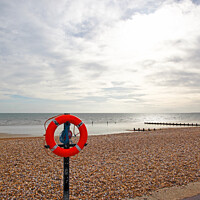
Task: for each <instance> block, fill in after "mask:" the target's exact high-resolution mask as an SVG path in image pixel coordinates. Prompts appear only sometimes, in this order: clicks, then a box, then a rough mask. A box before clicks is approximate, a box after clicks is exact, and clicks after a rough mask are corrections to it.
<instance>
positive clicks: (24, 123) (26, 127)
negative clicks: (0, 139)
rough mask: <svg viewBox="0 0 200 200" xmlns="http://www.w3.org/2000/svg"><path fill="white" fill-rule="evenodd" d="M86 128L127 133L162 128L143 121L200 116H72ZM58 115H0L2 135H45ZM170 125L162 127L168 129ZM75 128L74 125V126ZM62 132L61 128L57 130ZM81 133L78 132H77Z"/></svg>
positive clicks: (95, 132) (94, 132)
mask: <svg viewBox="0 0 200 200" xmlns="http://www.w3.org/2000/svg"><path fill="white" fill-rule="evenodd" d="M72 114H73V115H75V116H77V117H79V118H80V119H81V120H82V121H83V122H84V123H85V125H86V127H87V129H88V133H89V135H99V134H111V133H120V132H126V130H127V129H133V128H160V127H161V126H155V125H145V124H144V122H182V123H200V113H170V114H169V113H168V114H139V113H137V114H135V113H72ZM55 115H57V114H56V113H0V133H11V134H30V135H34V136H42V135H43V134H44V126H43V124H44V122H45V121H46V120H47V119H48V118H50V117H52V116H55ZM167 127H169V126H162V128H167ZM71 129H73V126H71ZM59 131H62V126H60V127H59V129H58V131H57V132H59ZM76 131H78V130H76Z"/></svg>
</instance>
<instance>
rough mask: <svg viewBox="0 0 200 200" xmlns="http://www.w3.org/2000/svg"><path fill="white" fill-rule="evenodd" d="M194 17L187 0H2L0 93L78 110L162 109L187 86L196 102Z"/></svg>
mask: <svg viewBox="0 0 200 200" xmlns="http://www.w3.org/2000/svg"><path fill="white" fill-rule="evenodd" d="M199 18H200V6H199V1H190V0H184V1H171V0H165V1H164V0H160V1H156V2H155V1H152V0H148V1H141V0H136V1H131V0H123V1H112V0H109V1H92V0H84V1H82V0H74V1H67V0H61V1H59V3H58V2H57V1H53V0H52V1H46V0H42V1H39V2H35V1H29V2H24V1H15V0H13V1H3V0H2V1H1V2H0V69H1V74H0V85H1V88H0V98H1V99H2V100H5V99H7V100H8V101H9V100H10V102H12V103H13V102H14V101H13V99H16V98H17V96H16V95H18V96H23V97H25V98H28V99H31V98H32V99H33V101H35V102H37V103H38V107H40V108H41V106H39V104H43V103H41V102H43V101H46V102H47V104H51V105H52V104H54V106H55V107H56V106H57V109H58V110H61V109H62V106H63V107H65V102H66V103H68V104H69V105H71V106H72V108H74V109H75V108H76V112H82V111H85V112H87V109H88V110H90V111H91V112H92V111H93V112H95V110H97V106H96V105H95V103H98V104H99V103H101V106H99V108H98V110H102V109H105V110H108V111H113V112H114V111H116V107H117V110H118V111H120V112H123V111H124V112H135V111H138V112H146V111H152V110H153V108H155V106H154V104H155V103H158V106H157V109H158V111H162V110H165V109H166V107H165V103H164V102H167V101H168V102H169V105H172V104H175V103H177V102H178V101H177V100H176V99H178V100H180V99H181V97H182V95H183V93H184V92H185V93H187V92H188V90H189V89H190V90H191V91H193V92H192V95H193V97H194V101H197V99H198V98H199V96H198V95H197V92H199V88H198V87H199V86H198V84H199V78H198V77H199V75H200V71H199V53H200V49H199V42H200V39H199V38H200V34H199V33H200V28H199V27H200V22H199ZM174 85H175V86H176V88H177V90H176V91H175V92H174V93H173V92H170V94H168V93H167V92H163V91H162V89H163V87H165V88H166V90H165V91H173V90H172V89H173V87H174ZM178 88H181V89H182V90H181V91H180V89H178ZM175 97H180V98H175ZM155 98H157V99H159V101H160V102H159V101H156V102H155V101H154V99H155ZM18 101H20V100H19V98H18ZM21 101H22V100H21ZM25 101H26V99H23V102H25ZM72 102H74V103H72ZM37 103H35V106H36V105H37ZM77 103H80V107H76V104H77ZM162 103H163V108H162V105H161V104H162ZM58 104H59V106H58ZM166 104H168V103H166ZM4 105H5V104H4ZM134 105H135V107H137V108H135V107H134ZM159 105H160V106H159ZM183 105H184V103H183ZM6 106H7V109H9V106H8V104H6ZM90 106H91V107H90ZM187 106H188V105H187ZM82 107H85V108H84V109H83V108H82ZM147 107H148V108H149V110H148V109H145V108H147ZM182 107H184V106H182ZM167 108H168V107H167ZM21 109H22V110H23V103H22V104H21ZM26 109H28V108H27V107H26ZM79 109H80V110H79ZM19 110H20V109H19ZM55 110H56V108H55ZM72 111H73V110H72ZM50 112H51V111H50ZM103 112H105V111H103Z"/></svg>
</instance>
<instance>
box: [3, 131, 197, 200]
mask: <svg viewBox="0 0 200 200" xmlns="http://www.w3.org/2000/svg"><path fill="white" fill-rule="evenodd" d="M0 135H1V134H0ZM6 136H8V134H6ZM20 136H21V135H20ZM16 138H17V139H16ZM87 143H88V145H87V146H86V147H85V148H84V149H83V151H81V152H80V153H79V155H78V157H77V158H75V160H74V158H71V159H70V197H71V198H70V199H105V200H107V199H127V200H128V199H136V200H137V198H138V200H140V199H141V200H143V199H144V198H146V199H148V200H151V199H152V200H154V199H156V198H157V199H160V200H162V196H163V200H164V199H169V198H167V197H168V196H169V194H170V195H175V196H174V197H172V198H170V200H175V199H176V200H177V199H183V198H186V197H188V196H195V195H197V194H198V193H197V192H198V191H200V183H199V182H200V171H199V164H200V150H199V146H200V128H196V127H194V128H192V127H189V128H169V129H161V130H156V131H150V132H149V131H147V132H130V133H121V134H118V133H117V134H108V135H93V136H89V137H88V142H87ZM0 145H1V147H2V156H1V157H0V161H1V162H0V163H1V164H0V170H1V171H2V180H3V182H2V184H1V187H0V197H2V199H6V198H7V199H8V198H10V197H11V196H12V197H13V196H14V197H16V199H18V198H19V197H20V198H33V199H34V198H35V199H53V198H56V199H62V173H63V159H59V160H58V159H55V158H52V157H49V156H47V155H46V153H45V149H44V148H43V137H42V136H41V137H12V138H1V139H0ZM49 153H50V154H51V155H52V154H53V153H52V152H51V151H49ZM49 183H51V184H49ZM186 188H189V190H187V189H186ZM195 188H197V189H195ZM49 191H50V192H49ZM191 191H192V192H191ZM195 191H196V192H195ZM1 195H2V196H1ZM156 195H157V196H156ZM158 195H160V196H158ZM166 195H167V196H166ZM183 195H185V196H183ZM139 198H140V199H139ZM142 198H143V199H142ZM153 198H154V199H153Z"/></svg>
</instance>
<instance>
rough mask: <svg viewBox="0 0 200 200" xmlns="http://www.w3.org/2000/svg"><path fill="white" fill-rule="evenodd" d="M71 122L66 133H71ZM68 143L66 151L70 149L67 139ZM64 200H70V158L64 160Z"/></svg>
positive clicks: (65, 145) (65, 147) (66, 128)
mask: <svg viewBox="0 0 200 200" xmlns="http://www.w3.org/2000/svg"><path fill="white" fill-rule="evenodd" d="M69 125H70V124H69V122H67V123H65V124H64V131H65V132H67V137H68V132H69ZM66 141H67V143H66V144H64V149H69V139H68V138H67V140H66ZM63 169H64V170H63V199H64V200H69V157H64V160H63Z"/></svg>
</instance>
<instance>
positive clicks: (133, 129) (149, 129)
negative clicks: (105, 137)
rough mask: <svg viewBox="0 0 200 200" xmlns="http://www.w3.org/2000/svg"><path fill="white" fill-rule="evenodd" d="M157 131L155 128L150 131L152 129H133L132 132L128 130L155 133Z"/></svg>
mask: <svg viewBox="0 0 200 200" xmlns="http://www.w3.org/2000/svg"><path fill="white" fill-rule="evenodd" d="M155 130H156V129H155V128H153V129H150V128H148V129H145V128H133V129H132V130H131V129H130V130H127V131H155Z"/></svg>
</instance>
